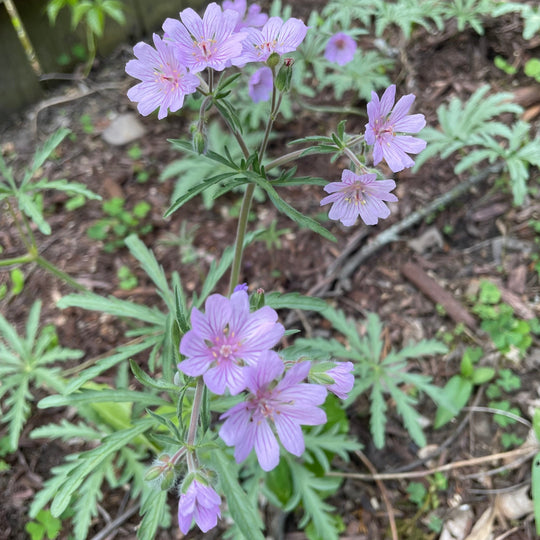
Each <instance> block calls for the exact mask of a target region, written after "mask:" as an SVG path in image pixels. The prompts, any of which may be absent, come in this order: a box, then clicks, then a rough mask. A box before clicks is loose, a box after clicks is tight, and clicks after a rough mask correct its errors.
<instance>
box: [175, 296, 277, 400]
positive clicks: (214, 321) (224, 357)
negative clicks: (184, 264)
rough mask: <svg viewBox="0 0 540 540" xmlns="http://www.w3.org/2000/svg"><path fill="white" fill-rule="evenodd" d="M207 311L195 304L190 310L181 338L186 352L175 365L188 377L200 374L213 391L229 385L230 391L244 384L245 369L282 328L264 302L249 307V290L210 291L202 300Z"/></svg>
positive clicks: (183, 352)
mask: <svg viewBox="0 0 540 540" xmlns="http://www.w3.org/2000/svg"><path fill="white" fill-rule="evenodd" d="M205 311H206V313H205V314H203V313H201V312H200V311H199V310H198V309H197V308H193V310H192V312H191V326H192V328H191V330H189V331H188V332H187V333H186V334H185V335H184V337H183V338H182V341H181V342H180V352H181V353H182V354H183V355H184V356H186V360H183V361H182V362H180V363H179V364H178V369H179V370H180V371H182V372H183V373H185V374H186V375H189V376H191V377H197V376H199V375H203V379H204V382H205V383H206V386H208V388H209V389H210V390H211V391H212V392H214V394H223V393H224V392H225V389H226V388H228V389H229V391H230V392H231V394H232V395H235V394H238V393H239V392H241V391H242V390H244V388H245V387H246V382H245V379H244V370H245V369H246V367H245V366H247V365H254V364H256V363H257V361H258V360H259V357H260V356H261V354H262V353H263V352H264V351H267V350H268V349H270V348H272V347H273V346H274V345H276V344H277V342H278V341H279V340H280V339H281V337H282V336H283V333H284V331H285V329H284V328H283V326H282V325H281V324H279V323H278V322H276V321H277V318H278V317H277V313H276V312H275V311H274V310H273V309H272V308H271V307H269V306H264V307H262V308H261V309H258V310H257V311H254V312H253V313H250V310H249V298H248V294H247V292H246V291H244V290H239V291H237V292H234V293H233V294H232V295H231V297H230V298H227V297H225V296H222V295H220V294H212V295H211V296H209V297H208V298H207V300H206V303H205Z"/></svg>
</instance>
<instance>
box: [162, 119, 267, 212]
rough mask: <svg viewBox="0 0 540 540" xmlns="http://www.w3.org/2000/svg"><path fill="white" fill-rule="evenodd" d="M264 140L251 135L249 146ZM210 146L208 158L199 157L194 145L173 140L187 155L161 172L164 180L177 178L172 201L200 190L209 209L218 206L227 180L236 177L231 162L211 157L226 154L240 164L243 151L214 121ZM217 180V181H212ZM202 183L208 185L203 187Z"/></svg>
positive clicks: (208, 141) (208, 144)
mask: <svg viewBox="0 0 540 540" xmlns="http://www.w3.org/2000/svg"><path fill="white" fill-rule="evenodd" d="M261 139H262V134H261V133H255V134H253V135H250V136H248V143H250V144H252V145H254V146H255V145H257V144H259V143H260V141H261ZM206 140H207V146H208V148H209V149H211V152H209V153H207V154H206V155H205V154H203V155H199V154H198V152H195V151H194V150H193V148H192V146H191V143H188V142H186V141H180V140H172V141H170V142H171V143H172V144H173V146H174V147H175V148H176V149H178V150H180V151H181V152H183V153H184V156H183V157H182V159H179V160H176V161H173V162H172V163H170V164H169V165H167V166H166V167H165V169H164V170H163V172H162V173H161V176H160V180H161V181H165V180H169V179H171V178H176V179H177V180H176V184H175V187H174V190H173V193H172V195H171V201H172V202H175V201H177V200H179V199H182V197H185V196H187V194H188V193H190V192H191V190H192V189H197V188H202V189H200V191H199V192H200V193H201V195H202V198H203V203H204V206H205V208H207V209H210V208H212V206H213V205H214V199H215V198H216V196H217V194H218V193H219V192H220V190H221V188H223V186H224V182H226V181H227V179H232V178H234V177H235V176H236V175H235V174H230V166H229V163H224V162H223V161H218V160H215V159H212V158H211V157H210V156H214V155H219V154H224V153H225V152H226V151H227V152H228V153H229V155H230V156H231V161H232V162H233V163H236V162H237V161H239V160H240V158H241V156H242V152H241V150H240V148H239V146H238V144H237V143H236V141H235V139H234V137H233V136H232V135H231V134H230V133H228V132H226V131H224V130H223V129H222V128H221V127H220V125H219V123H218V122H212V123H210V124H209V125H208V127H207V130H206ZM209 178H211V179H214V178H217V180H216V181H215V182H214V181H212V182H210V181H209V180H208V179H209ZM201 180H204V181H205V184H203V186H204V187H203V186H201Z"/></svg>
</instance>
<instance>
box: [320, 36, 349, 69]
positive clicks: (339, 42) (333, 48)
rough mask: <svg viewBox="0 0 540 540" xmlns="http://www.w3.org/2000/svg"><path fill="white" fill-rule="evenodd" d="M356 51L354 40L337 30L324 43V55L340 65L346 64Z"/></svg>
mask: <svg viewBox="0 0 540 540" xmlns="http://www.w3.org/2000/svg"><path fill="white" fill-rule="evenodd" d="M355 52H356V41H354V39H353V38H352V37H351V36H348V35H347V34H344V33H343V32H338V33H337V34H334V35H333V36H332V37H331V38H330V39H329V40H328V43H327V45H326V49H325V51H324V57H325V58H326V59H327V60H328V61H329V62H333V63H335V64H339V65H340V66H344V65H345V64H348V63H349V62H350V61H351V60H352V59H353V58H354V53H355Z"/></svg>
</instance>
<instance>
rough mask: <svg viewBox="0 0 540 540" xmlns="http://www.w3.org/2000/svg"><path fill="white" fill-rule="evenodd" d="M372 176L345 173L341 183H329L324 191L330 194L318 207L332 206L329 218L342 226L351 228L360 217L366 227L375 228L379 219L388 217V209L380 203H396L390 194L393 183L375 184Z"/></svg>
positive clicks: (374, 177)
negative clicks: (372, 226) (337, 221)
mask: <svg viewBox="0 0 540 540" xmlns="http://www.w3.org/2000/svg"><path fill="white" fill-rule="evenodd" d="M376 178H377V175H375V174H361V175H357V174H355V173H353V172H352V171H350V170H349V169H344V171H343V173H342V174H341V182H331V183H330V184H327V185H326V186H325V187H324V191H326V193H330V195H328V196H327V197H325V198H324V199H322V200H321V206H322V205H324V204H328V203H334V204H333V205H332V208H330V212H328V217H329V218H330V219H335V220H340V221H341V223H343V225H346V226H348V227H349V226H351V225H354V222H355V221H356V218H357V217H358V216H360V217H361V218H362V220H363V221H364V223H365V224H366V225H375V224H376V223H377V222H378V220H379V218H381V219H384V218H387V217H388V216H389V215H390V209H389V208H388V207H387V206H386V204H384V202H383V201H391V202H395V201H397V197H396V196H395V195H393V194H392V193H390V191H392V190H393V189H394V188H395V187H396V183H395V182H394V181H393V180H376Z"/></svg>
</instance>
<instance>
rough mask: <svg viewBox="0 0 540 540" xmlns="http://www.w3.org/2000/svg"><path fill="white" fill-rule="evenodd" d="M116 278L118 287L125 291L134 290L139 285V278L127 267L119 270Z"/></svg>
mask: <svg viewBox="0 0 540 540" xmlns="http://www.w3.org/2000/svg"><path fill="white" fill-rule="evenodd" d="M116 276H117V277H118V285H119V286H120V288H121V289H123V290H124V291H129V290H131V289H134V288H135V287H136V286H137V284H138V283H139V281H138V280H137V276H136V275H135V274H134V273H133V272H132V271H131V270H130V269H129V267H128V266H125V265H124V266H121V267H120V268H119V269H118V271H117V272H116Z"/></svg>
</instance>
